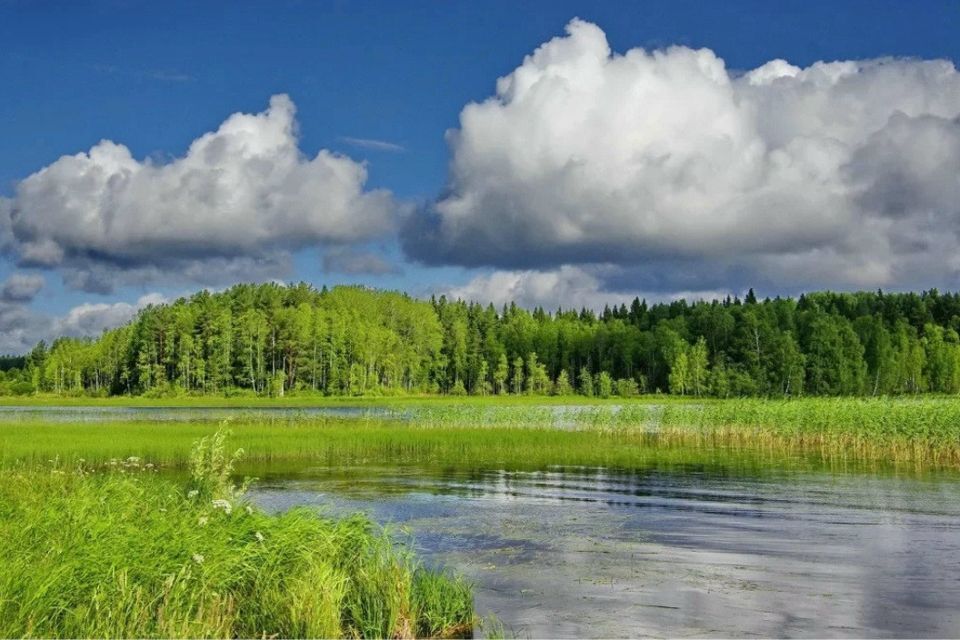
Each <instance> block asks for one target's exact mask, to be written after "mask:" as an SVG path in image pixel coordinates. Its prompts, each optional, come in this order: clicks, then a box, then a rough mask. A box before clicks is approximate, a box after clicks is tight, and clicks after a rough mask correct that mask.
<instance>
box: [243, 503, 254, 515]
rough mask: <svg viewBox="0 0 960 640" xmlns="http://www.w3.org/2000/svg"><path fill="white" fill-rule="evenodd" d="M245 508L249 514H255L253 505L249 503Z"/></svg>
mask: <svg viewBox="0 0 960 640" xmlns="http://www.w3.org/2000/svg"><path fill="white" fill-rule="evenodd" d="M244 509H245V510H246V512H247V515H248V516H252V515H253V507H251V506H250V505H247V506H245V507H244Z"/></svg>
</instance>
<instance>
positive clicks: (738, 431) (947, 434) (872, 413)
mask: <svg viewBox="0 0 960 640" xmlns="http://www.w3.org/2000/svg"><path fill="white" fill-rule="evenodd" d="M660 425H661V428H663V429H664V431H665V432H667V433H679V434H690V433H693V434H695V437H696V438H697V439H699V440H703V439H709V440H710V441H712V442H714V443H717V442H725V443H728V444H731V443H744V444H752V445H754V446H758V447H779V448H791V447H792V448H803V449H806V450H812V451H819V452H820V454H821V456H823V457H829V458H838V457H840V458H843V457H845V458H856V459H864V460H885V461H888V462H891V463H894V464H898V463H902V464H912V465H916V466H922V467H938V468H939V467H946V468H954V469H958V468H960V400H957V399H931V398H924V399H916V400H911V399H886V398H881V399H850V398H844V399H829V398H817V399H804V400H779V401H776V400H729V401H725V402H717V403H708V404H703V405H699V406H698V405H682V404H671V405H666V406H664V408H663V410H662V413H661V416H660Z"/></svg>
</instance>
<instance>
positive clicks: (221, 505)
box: [213, 499, 233, 515]
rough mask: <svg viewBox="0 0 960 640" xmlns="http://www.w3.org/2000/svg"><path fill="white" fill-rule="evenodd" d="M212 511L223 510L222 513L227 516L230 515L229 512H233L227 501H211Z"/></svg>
mask: <svg viewBox="0 0 960 640" xmlns="http://www.w3.org/2000/svg"><path fill="white" fill-rule="evenodd" d="M213 508H214V509H223V512H224V513H225V514H227V515H230V512H231V511H233V505H232V504H230V501H229V500H223V499H220V500H214V501H213Z"/></svg>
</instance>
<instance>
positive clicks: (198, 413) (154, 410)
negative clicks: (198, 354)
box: [0, 405, 388, 422]
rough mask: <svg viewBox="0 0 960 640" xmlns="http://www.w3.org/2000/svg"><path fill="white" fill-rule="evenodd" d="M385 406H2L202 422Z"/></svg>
mask: <svg viewBox="0 0 960 640" xmlns="http://www.w3.org/2000/svg"><path fill="white" fill-rule="evenodd" d="M387 413H388V410H387V409H385V408H381V407H349V406H337V407H121V406H103V407H97V406H77V407H66V406H31V405H22V406H21V405H8V406H0V421H2V422H11V421H15V420H29V421H41V420H42V421H44V422H111V421H112V422H117V421H124V422H134V421H149V422H199V421H218V420H224V419H226V418H232V417H243V418H251V419H255V418H285V417H289V418H299V417H321V416H330V417H338V418H355V417H359V416H363V415H386V414H387Z"/></svg>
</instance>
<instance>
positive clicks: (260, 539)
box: [253, 531, 264, 542]
mask: <svg viewBox="0 0 960 640" xmlns="http://www.w3.org/2000/svg"><path fill="white" fill-rule="evenodd" d="M253 535H254V537H255V538H256V539H257V542H263V540H264V538H263V534H262V533H260V532H259V531H257V532H256V533H254V534H253Z"/></svg>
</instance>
